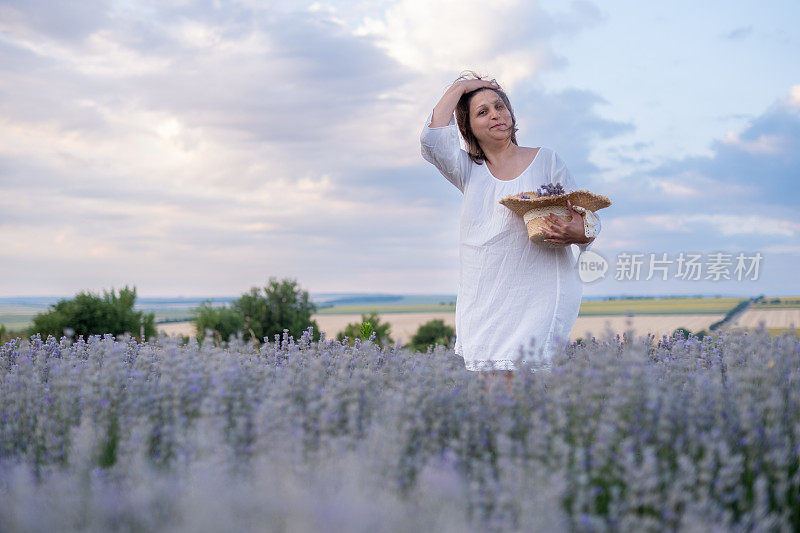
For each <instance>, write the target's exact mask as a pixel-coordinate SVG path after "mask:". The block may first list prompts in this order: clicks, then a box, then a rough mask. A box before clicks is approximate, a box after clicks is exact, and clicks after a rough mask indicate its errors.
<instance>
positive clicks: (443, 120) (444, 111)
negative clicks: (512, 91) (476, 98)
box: [430, 80, 499, 128]
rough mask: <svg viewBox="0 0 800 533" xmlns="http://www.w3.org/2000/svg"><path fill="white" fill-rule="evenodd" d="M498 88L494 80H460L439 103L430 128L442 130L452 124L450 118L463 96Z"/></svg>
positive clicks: (447, 91)
mask: <svg viewBox="0 0 800 533" xmlns="http://www.w3.org/2000/svg"><path fill="white" fill-rule="evenodd" d="M496 87H499V85H497V82H496V81H494V80H491V81H488V80H458V81H457V82H455V83H454V84H453V85H451V86H450V87H449V88H448V89H447V90H446V91H445V93H444V94H443V95H442V98H441V99H440V100H439V103H438V104H436V106H435V107H434V108H433V118H431V124H430V127H431V128H441V127H442V126H447V125H448V124H450V118H452V116H453V112H454V111H455V110H456V105H458V101H459V99H460V98H461V96H462V95H464V94H466V93H470V92H472V91H477V90H478V89H483V88H490V89H493V88H496Z"/></svg>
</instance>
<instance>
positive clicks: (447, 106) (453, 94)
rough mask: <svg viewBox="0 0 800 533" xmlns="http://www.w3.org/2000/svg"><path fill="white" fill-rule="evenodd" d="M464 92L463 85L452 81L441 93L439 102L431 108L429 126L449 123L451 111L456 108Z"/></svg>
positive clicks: (433, 126)
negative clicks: (431, 114)
mask: <svg viewBox="0 0 800 533" xmlns="http://www.w3.org/2000/svg"><path fill="white" fill-rule="evenodd" d="M463 94H464V87H463V86H462V85H461V84H460V83H454V84H453V85H451V86H450V87H449V88H448V89H447V91H445V93H444V94H443V95H442V98H441V99H440V100H439V103H438V104H436V106H435V107H434V108H433V117H432V118H431V126H430V127H431V128H441V127H442V126H447V125H448V124H450V119H451V118H452V117H453V112H454V111H455V110H456V105H458V100H459V99H460V98H461V95H463Z"/></svg>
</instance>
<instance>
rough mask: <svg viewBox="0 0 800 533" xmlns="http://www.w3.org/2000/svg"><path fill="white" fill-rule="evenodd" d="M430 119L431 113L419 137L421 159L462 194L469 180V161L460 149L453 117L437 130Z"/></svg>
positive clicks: (467, 156) (465, 153)
mask: <svg viewBox="0 0 800 533" xmlns="http://www.w3.org/2000/svg"><path fill="white" fill-rule="evenodd" d="M432 118H433V111H431V114H430V115H428V120H426V121H425V127H423V128H422V133H421V134H420V137H419V140H420V144H421V145H422V157H423V158H425V161H427V162H429V163H431V164H433V165H434V166H435V167H436V168H437V169H439V172H441V173H442V175H443V176H444V177H445V178H447V180H448V181H449V182H450V183H452V184H453V185H455V186H456V187H458V190H460V191H461V192H462V193H463V192H464V186H465V185H466V183H467V179H468V178H469V172H470V163H471V161H470V158H469V155H467V152H465V151H464V150H462V149H461V143H460V142H459V137H458V126H456V121H455V117H453V116H451V117H450V124H448V125H447V126H441V127H438V128H432V127H431V119H432Z"/></svg>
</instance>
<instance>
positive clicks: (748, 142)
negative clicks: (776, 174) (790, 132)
mask: <svg viewBox="0 0 800 533" xmlns="http://www.w3.org/2000/svg"><path fill="white" fill-rule="evenodd" d="M722 142H723V143H724V144H727V145H730V146H735V147H737V148H739V149H741V150H744V151H745V152H747V153H748V154H751V155H781V154H782V153H784V152H785V151H786V149H787V148H788V147H789V143H788V141H787V140H786V139H785V138H784V137H783V136H781V135H766V134H762V135H759V136H758V137H757V138H755V139H742V138H741V137H739V135H738V134H737V132H735V131H729V132H728V133H726V134H725V137H723V139H722Z"/></svg>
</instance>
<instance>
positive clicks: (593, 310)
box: [580, 298, 743, 316]
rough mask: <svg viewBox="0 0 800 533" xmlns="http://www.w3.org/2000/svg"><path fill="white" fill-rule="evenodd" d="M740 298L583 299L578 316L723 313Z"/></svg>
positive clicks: (740, 299) (739, 300)
mask: <svg viewBox="0 0 800 533" xmlns="http://www.w3.org/2000/svg"><path fill="white" fill-rule="evenodd" d="M742 300H743V298H647V299H616V300H585V301H584V302H582V303H581V310H580V316H614V315H617V316H618V315H626V314H628V313H633V314H634V315H719V314H722V315H724V314H725V313H727V312H728V311H730V310H731V309H732V308H734V307H736V304H738V303H739V302H741V301H742Z"/></svg>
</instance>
